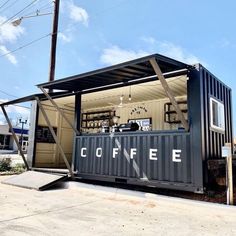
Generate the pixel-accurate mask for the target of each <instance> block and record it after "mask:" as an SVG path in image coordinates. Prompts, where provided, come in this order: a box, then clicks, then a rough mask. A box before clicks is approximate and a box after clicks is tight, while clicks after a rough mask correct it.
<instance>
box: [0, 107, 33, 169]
mask: <svg viewBox="0 0 236 236" xmlns="http://www.w3.org/2000/svg"><path fill="white" fill-rule="evenodd" d="M1 108H2V112H3V114H4V116H5V118H6V121H7V123H8V126H9V128H10V130H11V132H12V136H13V139H14V141H15V143H16V145H17V148H18V150H19V152H20V155H21V157H22V159H23V162H24V163H25V167H26V169H27V170H29V165H28V163H27V161H26V158H25V155H24V153H23V151H22V146H21V145H20V143H19V141H18V138H17V137H16V133H15V131H14V129H13V126H12V124H11V121H10V119H9V117H8V115H7V112H6V109H5V107H4V106H1Z"/></svg>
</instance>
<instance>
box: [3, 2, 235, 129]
mask: <svg viewBox="0 0 236 236" xmlns="http://www.w3.org/2000/svg"><path fill="white" fill-rule="evenodd" d="M5 2H6V0H0V25H1V24H3V22H4V21H5V20H6V19H8V18H9V17H11V16H13V15H14V14H15V13H17V12H18V11H20V10H21V9H23V8H24V7H26V6H27V5H28V4H30V3H31V2H33V0H18V1H16V0H10V1H9V2H8V3H7V4H6V5H4V6H3V7H1V6H2V5H3V4H4V3H5ZM11 4H13V5H12V6H11ZM52 6H53V4H52V1H49V0H38V1H35V2H34V3H33V4H32V5H30V7H29V8H27V9H26V10H25V11H23V12H22V13H21V14H19V15H17V17H22V16H23V17H24V16H27V15H30V14H31V13H32V14H31V15H34V14H35V12H36V10H37V9H39V10H40V12H39V13H47V12H52ZM235 9H236V2H235V1H233V0H226V1H219V0H216V1H213V0H209V1H203V0H198V1H191V0H166V1H161V0H146V1H141V0H112V1H111V0H97V1H95V0H74V1H72V0H64V1H63V0H61V8H60V17H59V35H58V36H59V37H58V46H57V63H56V79H59V78H63V77H66V76H70V75H74V74H78V73H81V72H86V71H89V70H94V69H97V68H101V67H104V66H108V65H111V64H116V63H118V62H121V61H125V60H129V59H133V58H136V57H140V56H143V55H146V54H150V53H161V54H163V55H166V56H170V57H172V58H176V59H178V60H180V61H184V62H187V63H190V64H192V63H196V62H200V63H202V64H203V65H204V66H205V67H207V68H208V69H209V70H210V71H211V72H212V73H213V74H215V75H216V76H217V77H218V78H219V79H221V80H222V81H224V82H225V83H226V84H227V85H228V86H230V87H231V88H232V89H233V108H234V117H235V118H234V126H235V125H236V114H235V111H236V100H235V99H234V94H235V90H236V83H235V82H234V75H235V68H236V59H235V54H236V31H235V29H236V20H235ZM17 17H15V18H14V19H17ZM10 22H11V21H9V22H8V23H5V24H3V25H2V26H0V55H2V54H5V53H7V52H8V51H12V50H14V49H17V48H19V47H20V46H22V45H25V44H27V43H29V42H31V41H33V40H35V39H38V38H40V37H42V36H44V35H47V34H48V33H50V32H51V28H52V15H48V16H41V17H34V18H25V19H23V20H22V22H21V24H20V26H18V27H14V26H12V25H11V24H10ZM49 49H50V37H46V38H44V39H42V40H40V41H38V42H36V43H34V44H32V45H30V46H28V47H25V48H23V49H21V50H18V51H16V52H15V53H13V54H8V55H6V56H0V68H1V77H0V80H1V88H0V90H1V92H0V99H1V100H2V101H6V100H11V99H14V97H13V96H15V97H22V96H26V95H29V94H32V93H35V92H39V90H38V89H37V88H36V87H35V85H36V84H38V83H41V82H46V81H47V80H48V69H49V51H50V50H49ZM4 92H5V93H8V94H9V95H6V94H5V93H4ZM10 95H13V96H10ZM9 112H10V113H11V115H12V119H16V117H19V116H23V117H24V116H25V117H27V116H28V114H27V110H25V109H23V108H19V107H13V108H9ZM0 119H2V116H0Z"/></svg>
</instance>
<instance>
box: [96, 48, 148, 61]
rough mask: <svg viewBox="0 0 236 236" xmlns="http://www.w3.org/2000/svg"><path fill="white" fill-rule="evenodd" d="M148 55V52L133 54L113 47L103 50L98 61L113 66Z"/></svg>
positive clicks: (131, 51)
mask: <svg viewBox="0 0 236 236" xmlns="http://www.w3.org/2000/svg"><path fill="white" fill-rule="evenodd" d="M148 54H149V53H148V52H145V51H142V50H140V51H137V52H135V51H133V50H125V49H121V48H120V47H118V46H116V45H113V46H111V47H109V48H106V49H104V50H103V52H102V55H101V57H100V61H101V62H102V63H103V64H106V65H114V64H117V63H121V62H124V61H129V60H132V59H136V58H139V57H143V56H146V55H148Z"/></svg>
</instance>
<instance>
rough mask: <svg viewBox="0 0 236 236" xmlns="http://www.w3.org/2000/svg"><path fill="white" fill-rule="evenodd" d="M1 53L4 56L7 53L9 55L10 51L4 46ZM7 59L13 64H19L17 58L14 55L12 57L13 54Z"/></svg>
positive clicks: (0, 50)
mask: <svg viewBox="0 0 236 236" xmlns="http://www.w3.org/2000/svg"><path fill="white" fill-rule="evenodd" d="M0 52H1V55H4V54H6V53H9V52H10V51H9V50H8V49H7V48H6V47H5V46H4V45H0ZM6 58H7V59H8V60H9V61H10V62H11V63H12V64H13V65H16V64H17V63H18V62H17V60H16V57H15V56H14V55H12V54H11V53H9V54H7V55H6Z"/></svg>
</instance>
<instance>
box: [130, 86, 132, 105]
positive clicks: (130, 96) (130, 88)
mask: <svg viewBox="0 0 236 236" xmlns="http://www.w3.org/2000/svg"><path fill="white" fill-rule="evenodd" d="M131 99H132V98H131V86H129V101H131Z"/></svg>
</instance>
